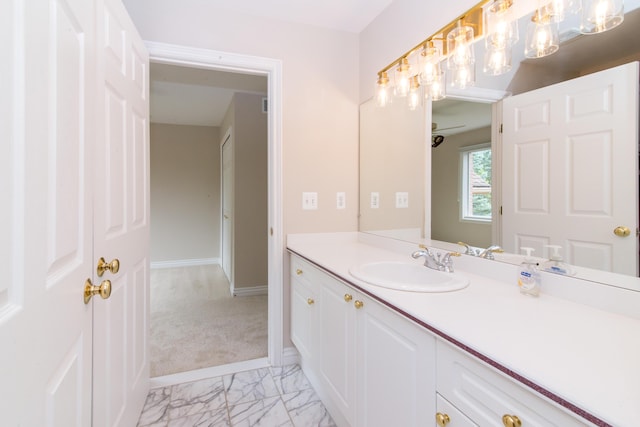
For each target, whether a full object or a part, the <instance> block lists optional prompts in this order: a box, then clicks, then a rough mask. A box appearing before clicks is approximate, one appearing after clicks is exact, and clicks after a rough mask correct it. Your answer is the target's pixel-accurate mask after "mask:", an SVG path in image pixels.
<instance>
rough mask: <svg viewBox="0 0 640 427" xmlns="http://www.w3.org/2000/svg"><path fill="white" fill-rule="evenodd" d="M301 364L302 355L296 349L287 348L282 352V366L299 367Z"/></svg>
mask: <svg viewBox="0 0 640 427" xmlns="http://www.w3.org/2000/svg"><path fill="white" fill-rule="evenodd" d="M299 363H300V353H298V350H296V348H295V347H286V348H285V349H284V350H282V365H283V366H287V365H297V364H299Z"/></svg>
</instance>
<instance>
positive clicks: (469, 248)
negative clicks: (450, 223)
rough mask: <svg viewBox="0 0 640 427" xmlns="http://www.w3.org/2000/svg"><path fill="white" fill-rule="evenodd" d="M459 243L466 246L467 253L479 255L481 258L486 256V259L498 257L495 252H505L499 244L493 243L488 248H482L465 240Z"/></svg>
mask: <svg viewBox="0 0 640 427" xmlns="http://www.w3.org/2000/svg"><path fill="white" fill-rule="evenodd" d="M458 244H459V245H460V246H464V247H465V251H464V253H465V254H466V255H471V256H477V257H480V258H485V259H496V258H495V257H494V256H493V254H494V253H502V252H504V250H503V249H502V248H501V247H500V246H498V245H492V246H489V247H488V248H486V249H481V248H474V247H473V246H471V245H469V244H467V243H465V242H458Z"/></svg>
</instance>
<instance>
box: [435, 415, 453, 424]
mask: <svg viewBox="0 0 640 427" xmlns="http://www.w3.org/2000/svg"><path fill="white" fill-rule="evenodd" d="M450 422H451V418H449V415H447V414H443V413H441V412H438V413H437V414H436V424H438V427H445V426H446V425H447V424H449V423H450Z"/></svg>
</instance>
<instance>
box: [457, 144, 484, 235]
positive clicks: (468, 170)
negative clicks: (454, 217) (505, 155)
mask: <svg viewBox="0 0 640 427" xmlns="http://www.w3.org/2000/svg"><path fill="white" fill-rule="evenodd" d="M460 163H461V168H460V170H461V172H462V176H461V179H460V182H461V184H462V188H461V195H462V197H461V203H460V207H461V210H462V212H461V216H460V217H461V219H462V220H463V221H480V222H491V144H489V143H486V144H480V145H474V146H471V147H464V148H463V149H462V150H461V151H460Z"/></svg>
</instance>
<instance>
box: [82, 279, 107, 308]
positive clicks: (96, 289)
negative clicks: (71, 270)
mask: <svg viewBox="0 0 640 427" xmlns="http://www.w3.org/2000/svg"><path fill="white" fill-rule="evenodd" d="M98 294H99V295H100V297H101V298H102V299H107V298H109V297H110V296H111V281H110V280H103V281H102V283H100V286H94V285H93V283H92V282H91V279H87V280H86V281H85V282H84V303H85V304H89V301H91V298H92V297H93V296H94V295H98Z"/></svg>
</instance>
